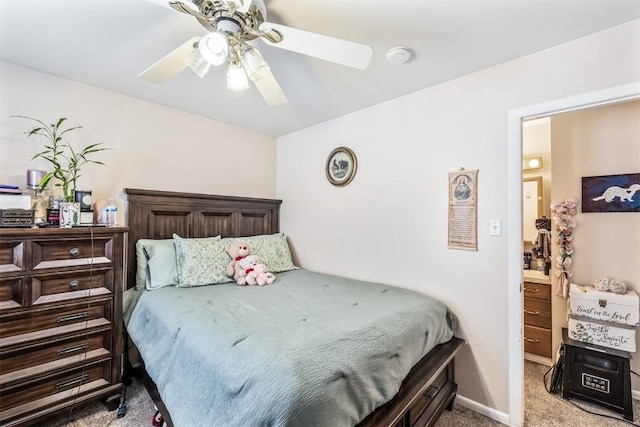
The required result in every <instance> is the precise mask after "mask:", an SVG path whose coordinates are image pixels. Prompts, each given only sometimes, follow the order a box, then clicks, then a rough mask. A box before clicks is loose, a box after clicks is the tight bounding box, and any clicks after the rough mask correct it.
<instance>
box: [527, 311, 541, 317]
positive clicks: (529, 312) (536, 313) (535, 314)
mask: <svg viewBox="0 0 640 427" xmlns="http://www.w3.org/2000/svg"><path fill="white" fill-rule="evenodd" d="M524 313H525V314H530V315H532V316H539V315H540V312H539V311H531V310H525V311H524Z"/></svg>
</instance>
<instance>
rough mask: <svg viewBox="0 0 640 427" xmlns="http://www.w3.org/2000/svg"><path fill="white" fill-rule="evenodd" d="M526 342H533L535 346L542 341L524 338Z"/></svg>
mask: <svg viewBox="0 0 640 427" xmlns="http://www.w3.org/2000/svg"><path fill="white" fill-rule="evenodd" d="M524 340H525V341H527V342H532V343H534V344H538V343H539V342H540V340H534V339H531V338H527V337H524Z"/></svg>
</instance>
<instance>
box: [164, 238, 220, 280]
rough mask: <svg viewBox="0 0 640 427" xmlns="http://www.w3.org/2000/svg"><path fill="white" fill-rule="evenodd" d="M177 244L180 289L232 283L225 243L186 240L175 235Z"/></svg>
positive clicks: (209, 240) (206, 240)
mask: <svg viewBox="0 0 640 427" xmlns="http://www.w3.org/2000/svg"><path fill="white" fill-rule="evenodd" d="M173 240H174V241H175V244H176V263H177V267H178V285H177V286H178V287H179V288H189V287H193V286H205V285H213V284H216V283H227V282H231V278H230V277H228V276H227V264H228V263H229V255H228V254H227V253H226V252H225V250H224V245H225V243H226V242H225V241H223V240H211V239H184V238H182V237H180V236H178V235H177V234H174V235H173Z"/></svg>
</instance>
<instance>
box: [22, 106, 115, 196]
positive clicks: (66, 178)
mask: <svg viewBox="0 0 640 427" xmlns="http://www.w3.org/2000/svg"><path fill="white" fill-rule="evenodd" d="M12 117H18V118H21V119H27V120H31V121H34V122H36V123H38V124H39V125H40V126H38V127H36V128H33V129H31V130H30V131H28V132H25V134H27V137H28V138H30V137H32V136H34V135H39V136H42V137H44V138H45V139H47V143H46V144H45V146H44V149H43V150H42V151H40V152H39V153H37V154H36V155H34V156H33V157H32V158H31V160H34V159H37V158H41V159H44V160H46V161H48V162H49V163H50V164H51V166H52V167H53V171H52V172H47V173H46V174H45V176H44V177H43V178H42V180H40V184H39V185H38V189H39V190H40V191H42V190H44V189H45V188H46V187H47V185H48V184H49V182H50V181H51V179H52V178H56V179H57V180H58V181H59V182H56V183H55V186H56V187H62V197H63V198H64V200H65V201H66V202H73V199H74V192H75V190H76V183H77V181H78V178H80V176H81V175H80V169H81V168H82V166H84V165H85V164H87V163H95V164H98V165H103V166H104V163H102V162H100V161H98V160H93V159H91V158H89V157H90V156H92V155H94V154H95V153H97V152H100V151H105V150H109V148H106V147H104V144H103V143H102V142H99V143H96V144H90V145H87V146H86V147H84V148H83V149H82V151H76V150H74V149H73V147H72V146H71V145H70V144H69V143H68V142H66V141H65V140H63V136H64V135H65V134H67V133H69V132H71V131H73V130H76V129H81V128H82V126H73V127H67V128H66V129H65V128H64V124H65V123H64V122H65V121H66V120H67V118H66V117H61V118H59V119H58V121H57V122H56V123H55V124H51V125H47V124H45V123H44V122H42V121H41V120H38V119H34V118H32V117H27V116H12Z"/></svg>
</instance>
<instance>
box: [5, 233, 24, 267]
mask: <svg viewBox="0 0 640 427" xmlns="http://www.w3.org/2000/svg"><path fill="white" fill-rule="evenodd" d="M25 264H26V263H25V258H24V242H23V241H21V240H8V239H6V240H5V239H3V240H0V273H12V272H15V271H22V270H26V265H25Z"/></svg>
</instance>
